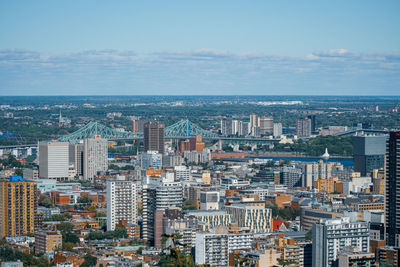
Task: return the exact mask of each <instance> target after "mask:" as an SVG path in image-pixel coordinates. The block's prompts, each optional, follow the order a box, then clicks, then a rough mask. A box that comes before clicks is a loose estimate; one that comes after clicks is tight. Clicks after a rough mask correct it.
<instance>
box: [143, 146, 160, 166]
mask: <svg viewBox="0 0 400 267" xmlns="http://www.w3.org/2000/svg"><path fill="white" fill-rule="evenodd" d="M140 159H141V161H140V167H142V169H144V170H146V169H148V168H150V167H153V169H155V170H160V169H162V154H160V153H159V152H158V151H152V150H149V151H147V152H144V153H142V155H141V156H140Z"/></svg>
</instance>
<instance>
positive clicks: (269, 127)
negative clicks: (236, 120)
mask: <svg viewBox="0 0 400 267" xmlns="http://www.w3.org/2000/svg"><path fill="white" fill-rule="evenodd" d="M259 121H260V125H259V127H260V131H261V134H262V135H267V134H272V133H273V131H274V118H273V117H271V116H270V117H265V116H261V117H260V118H259Z"/></svg>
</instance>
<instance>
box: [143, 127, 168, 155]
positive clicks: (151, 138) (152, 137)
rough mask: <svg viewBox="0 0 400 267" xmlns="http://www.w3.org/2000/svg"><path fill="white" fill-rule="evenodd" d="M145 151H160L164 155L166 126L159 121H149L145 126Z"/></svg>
mask: <svg viewBox="0 0 400 267" xmlns="http://www.w3.org/2000/svg"><path fill="white" fill-rule="evenodd" d="M143 133H144V151H145V152H147V151H158V153H160V154H164V150H165V149H164V146H165V125H164V124H163V123H160V122H158V121H147V122H146V123H145V124H144V132H143Z"/></svg>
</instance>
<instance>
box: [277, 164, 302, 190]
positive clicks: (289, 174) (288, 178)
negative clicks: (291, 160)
mask: <svg viewBox="0 0 400 267" xmlns="http://www.w3.org/2000/svg"><path fill="white" fill-rule="evenodd" d="M280 179H281V184H283V185H286V186H287V187H288V188H289V189H291V188H294V187H301V169H298V168H296V167H294V166H283V168H281V173H280Z"/></svg>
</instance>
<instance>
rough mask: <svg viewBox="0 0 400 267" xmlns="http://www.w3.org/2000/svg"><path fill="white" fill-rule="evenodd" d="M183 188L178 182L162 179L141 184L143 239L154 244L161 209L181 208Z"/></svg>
mask: <svg viewBox="0 0 400 267" xmlns="http://www.w3.org/2000/svg"><path fill="white" fill-rule="evenodd" d="M182 205H183V188H182V184H181V183H179V182H174V181H173V180H172V181H171V180H170V181H167V180H164V181H162V182H161V183H158V184H145V185H143V196H142V207H143V215H142V217H143V239H145V240H147V241H148V242H149V243H150V244H152V245H154V244H155V241H156V239H157V238H158V237H157V235H156V234H155V232H156V230H157V227H162V216H163V211H164V210H165V209H167V208H170V207H177V208H182Z"/></svg>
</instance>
